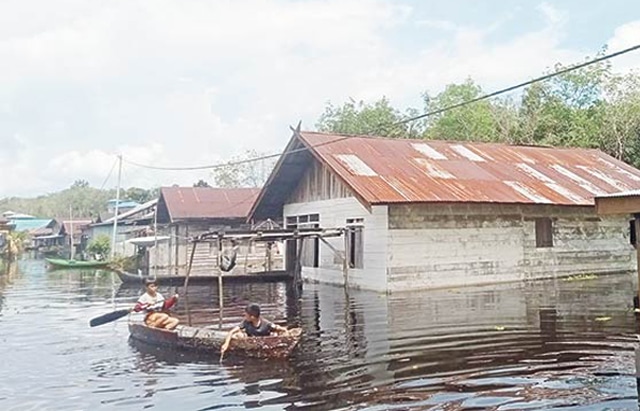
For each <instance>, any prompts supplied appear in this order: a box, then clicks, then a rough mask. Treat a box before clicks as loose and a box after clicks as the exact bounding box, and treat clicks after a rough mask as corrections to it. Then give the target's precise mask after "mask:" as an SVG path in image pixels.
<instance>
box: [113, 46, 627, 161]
mask: <svg viewBox="0 0 640 411" xmlns="http://www.w3.org/2000/svg"><path fill="white" fill-rule="evenodd" d="M638 49H640V44H636V45H635V46H632V47H629V48H626V49H623V50H620V51H616V52H615V53H611V54H606V55H604V56H602V57H598V58H596V59H593V60H589V61H585V62H584V63H580V64H576V65H574V66H571V67H567V68H564V69H562V70H558V71H555V72H553V73H549V74H546V75H544V76H541V77H537V78H534V79H532V80H529V81H525V82H523V83H519V84H516V85H514V86H510V87H507V88H503V89H500V90H497V91H494V92H492V93H489V94H484V95H482V96H479V97H476V98H473V99H471V100H467V101H463V102H460V103H457V104H453V105H450V106H447V107H443V108H440V109H438V110H433V111H429V112H427V113H424V114H420V115H419V116H414V117H409V118H406V119H404V120H401V121H398V122H396V123H392V124H388V126H391V127H393V126H398V125H402V124H406V123H410V122H412V121H416V120H420V119H422V118H425V117H429V116H434V115H436V114H441V113H444V112H446V111H450V110H454V109H456V108H459V107H463V106H466V105H469V104H473V103H476V102H478V101H482V100H486V99H488V98H492V97H495V96H498V95H500V94H504V93H508V92H510V91H513V90H517V89H519V88H522V87H525V86H528V85H531V84H535V83H539V82H541V81H545V80H548V79H550V78H553V77H556V76H559V75H561V74H565V73H569V72H572V71H575V70H579V69H581V68H584V67H587V66H590V65H592V64H596V63H600V62H601V61H605V60H609V59H612V58H614V57H618V56H621V55H623V54H627V53H630V52H632V51H636V50H638ZM383 126H385V125H384V124H381V125H380V127H383ZM352 137H354V136H344V137H340V138H336V139H335V140H331V141H326V142H324V143H320V144H315V145H312V146H309V147H301V148H297V149H293V150H289V151H285V152H282V153H276V154H269V155H265V156H260V157H254V158H248V159H245V160H238V161H229V162H226V163H218V164H212V165H204V166H192V167H159V166H151V165H147V164H140V163H136V162H134V161H131V160H128V159H123V160H124V161H125V162H127V163H129V164H131V165H133V166H136V167H141V168H147V169H151V170H170V171H188V170H206V169H213V170H215V169H218V168H223V167H228V166H235V165H241V164H247V163H253V162H255V161H260V160H268V159H270V158H276V157H280V156H281V155H284V154H292V153H297V152H301V151H307V150H308V149H309V148H316V147H321V146H325V145H328V144H334V143H338V142H340V141H343V140H347V139H349V138H352Z"/></svg>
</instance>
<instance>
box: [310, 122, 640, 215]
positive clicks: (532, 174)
mask: <svg viewBox="0 0 640 411" xmlns="http://www.w3.org/2000/svg"><path fill="white" fill-rule="evenodd" d="M300 136H301V138H302V140H303V141H304V142H305V144H306V145H307V146H309V147H312V148H313V151H314V152H315V153H316V155H317V156H319V157H320V158H321V159H322V160H323V161H324V162H325V163H326V164H327V165H329V167H331V168H332V169H333V170H334V171H335V172H336V173H337V174H338V175H340V177H342V179H344V181H345V182H346V183H347V184H348V185H349V186H351V188H352V189H353V190H355V191H356V192H357V193H358V194H359V195H360V196H361V197H362V198H363V199H364V200H365V201H367V202H369V203H370V204H385V203H399V202H489V203H525V204H557V205H593V204H594V197H595V196H597V195H606V194H612V193H616V192H620V191H628V190H637V189H640V170H637V169H635V168H633V167H631V166H629V165H627V164H625V163H624V162H622V161H619V160H616V159H614V158H613V157H611V156H608V155H606V154H604V153H603V152H601V151H599V150H591V149H575V148H546V147H531V146H509V145H504V144H489V143H465V142H447V141H432V140H419V141H417V140H402V139H384V138H369V137H351V138H347V139H345V138H344V136H342V135H331V134H323V133H314V132H302V133H300ZM331 141H335V142H333V143H330V142H331ZM356 158H357V159H358V160H356ZM345 159H348V161H345ZM354 164H357V167H354ZM363 170H365V171H366V172H363Z"/></svg>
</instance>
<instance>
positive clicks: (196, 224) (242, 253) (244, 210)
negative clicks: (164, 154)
mask: <svg viewBox="0 0 640 411" xmlns="http://www.w3.org/2000/svg"><path fill="white" fill-rule="evenodd" d="M258 192H259V190H258V189H253V188H233V189H226V188H211V187H164V188H162V189H161V191H160V198H159V200H158V216H157V224H158V232H159V235H160V236H163V237H169V239H168V241H164V242H162V243H160V244H159V245H158V247H159V250H158V251H157V252H156V251H154V250H150V252H149V259H150V266H151V267H154V266H158V267H159V268H163V269H168V270H169V271H171V272H179V271H181V270H185V269H186V267H187V265H188V262H189V257H190V253H191V247H192V246H193V245H192V244H191V243H189V242H188V239H189V238H192V237H195V236H198V235H200V234H203V233H206V232H213V231H228V232H232V231H233V230H243V229H245V230H246V229H250V228H251V225H250V224H248V223H247V215H248V213H249V209H250V208H251V205H252V204H253V202H254V201H255V199H256V197H257V195H258ZM238 246H239V249H238V260H237V268H236V270H242V271H247V272H256V271H264V270H265V269H266V268H265V256H266V253H267V250H266V244H264V243H250V244H248V243H240V244H238ZM276 251H277V248H275V247H274V253H273V254H274V255H275V254H276ZM156 255H157V257H158V261H157V262H156ZM217 259H218V248H217V245H216V244H215V242H211V243H201V244H198V245H197V247H196V251H195V254H194V260H193V272H203V273H207V274H214V275H215V274H216V273H217V272H218V271H219V269H218V263H217ZM281 266H282V263H281V258H280V257H277V256H276V258H274V259H273V266H272V269H273V270H277V269H279V268H280V267H281Z"/></svg>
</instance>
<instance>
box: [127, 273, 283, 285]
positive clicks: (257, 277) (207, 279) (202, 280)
mask: <svg viewBox="0 0 640 411" xmlns="http://www.w3.org/2000/svg"><path fill="white" fill-rule="evenodd" d="M116 273H117V274H118V277H119V278H120V281H122V282H123V283H125V284H142V283H144V280H145V279H146V278H149V276H144V275H137V274H132V273H127V272H125V271H119V270H118V271H116ZM185 278H186V276H184V275H162V276H161V275H159V276H157V277H155V280H156V282H157V283H158V284H160V285H182V284H184V280H185ZM217 278H218V277H217V276H216V275H191V276H189V284H213V283H215V282H216V281H217ZM222 278H223V279H224V281H225V282H228V281H234V282H281V281H287V280H290V279H291V274H289V273H287V272H286V271H267V272H262V273H255V274H223V275H222Z"/></svg>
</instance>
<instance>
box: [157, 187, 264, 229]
mask: <svg viewBox="0 0 640 411" xmlns="http://www.w3.org/2000/svg"><path fill="white" fill-rule="evenodd" d="M259 193H260V189H258V188H211V187H163V188H162V189H161V191H160V195H161V197H162V198H164V202H165V204H166V206H167V211H168V212H169V215H170V218H171V220H172V221H176V220H187V219H225V218H246V217H247V215H248V214H249V210H250V209H251V206H252V205H253V203H254V201H255V200H256V198H257V197H258V194H259Z"/></svg>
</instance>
